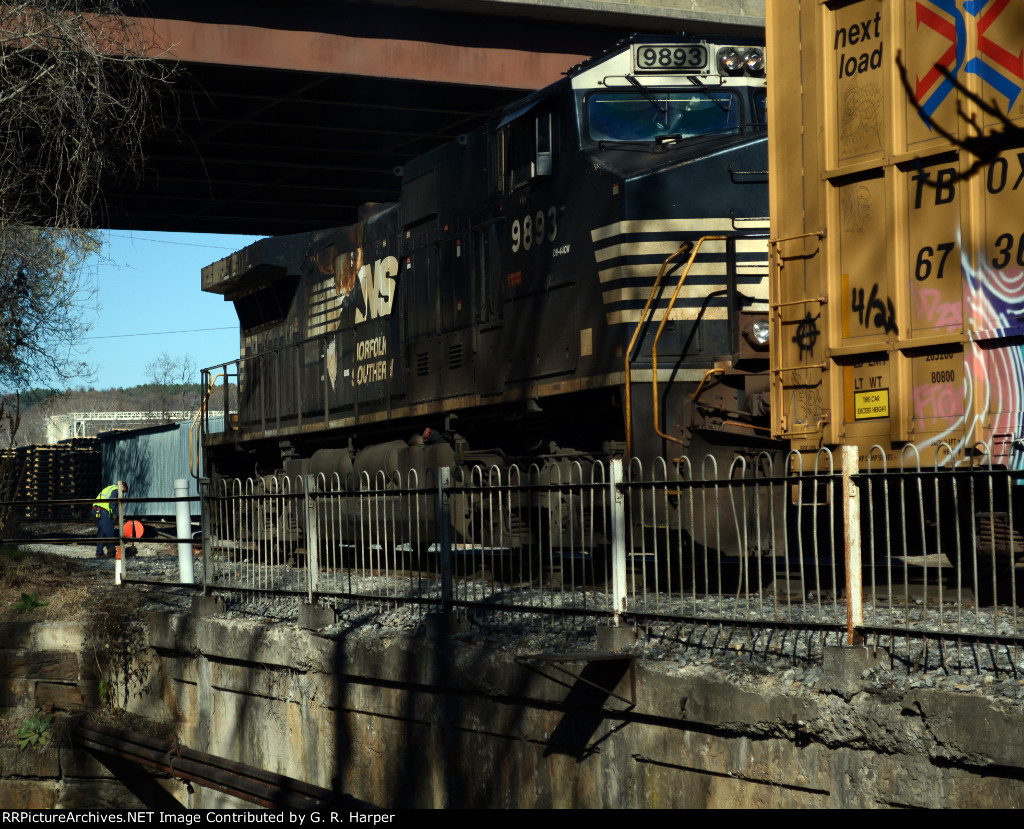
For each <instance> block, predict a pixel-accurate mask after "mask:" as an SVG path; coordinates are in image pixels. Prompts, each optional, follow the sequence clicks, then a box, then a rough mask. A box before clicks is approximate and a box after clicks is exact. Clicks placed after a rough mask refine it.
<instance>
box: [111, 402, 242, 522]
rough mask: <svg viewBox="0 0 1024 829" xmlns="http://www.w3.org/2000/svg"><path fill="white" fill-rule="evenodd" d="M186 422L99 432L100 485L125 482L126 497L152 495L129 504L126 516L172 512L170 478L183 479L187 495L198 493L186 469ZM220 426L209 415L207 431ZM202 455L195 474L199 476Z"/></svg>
mask: <svg viewBox="0 0 1024 829" xmlns="http://www.w3.org/2000/svg"><path fill="white" fill-rule="evenodd" d="M191 425H192V424H191V423H190V422H182V423H172V424H169V425H167V426H153V427H150V428H148V429H136V430H133V431H130V432H107V433H105V434H102V435H100V436H99V437H100V448H101V451H102V454H103V461H102V463H103V483H102V486H106V485H108V484H111V483H113V482H114V481H118V480H121V481H126V482H127V483H128V489H129V491H128V497H129V498H152V499H155V500H153V501H150V502H147V503H135V504H129V505H128V508H127V510H126V515H131V516H145V515H152V516H155V515H168V516H173V515H174V509H175V506H174V502H173V501H163V500H160V499H162V498H173V497H174V481H175V479H177V478H185V479H186V480H187V481H188V490H189V494H190V495H198V494H199V490H198V488H197V487H196V481H195V479H194V478H193V477H192V475H191V473H190V472H189V429H190V427H191ZM223 429H224V418H223V417H217V418H213V417H211V418H210V431H211V432H220V431H223ZM202 472H203V470H202V457H201V456H200V458H199V474H200V475H202ZM190 508H191V512H192V515H193V516H198V515H199V502H198V501H195V502H192V503H191V504H190Z"/></svg>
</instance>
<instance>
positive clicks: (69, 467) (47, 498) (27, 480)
mask: <svg viewBox="0 0 1024 829" xmlns="http://www.w3.org/2000/svg"><path fill="white" fill-rule="evenodd" d="M0 458H2V464H0V465H2V467H3V469H2V470H0V486H3V491H4V492H5V494H6V496H7V497H8V498H10V500H13V501H27V502H28V503H27V504H25V505H23V506H19V507H18V508H17V509H16V513H20V514H21V515H22V516H23V517H24V518H30V519H44V520H64V519H83V520H84V519H87V518H88V517H89V513H90V510H89V504H90V503H91V501H92V499H93V498H94V497H95V495H96V493H97V492H99V491H100V489H101V488H102V484H101V482H100V471H101V464H100V445H99V441H98V440H96V439H95V438H72V439H70V440H66V441H61V442H60V443H58V444H55V445H53V446H20V447H18V448H17V449H15V450H13V451H11V450H7V451H5V452H3V453H2V454H0ZM12 484H13V492H12V491H11V488H12ZM71 499H83V503H81V504H69V503H55V502H58V501H68V500H71Z"/></svg>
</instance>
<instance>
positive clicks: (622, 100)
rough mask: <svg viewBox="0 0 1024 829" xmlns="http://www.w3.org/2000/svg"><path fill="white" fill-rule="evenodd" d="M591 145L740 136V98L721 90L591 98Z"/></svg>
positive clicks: (601, 94) (655, 91) (609, 94)
mask: <svg viewBox="0 0 1024 829" xmlns="http://www.w3.org/2000/svg"><path fill="white" fill-rule="evenodd" d="M587 123H588V132H589V135H590V138H591V139H592V140H594V141H655V140H657V139H658V138H664V137H667V136H672V137H675V138H693V137H695V136H702V135H724V134H729V133H735V132H739V129H740V104H739V99H738V98H737V97H736V96H735V95H734V94H733V93H731V92H727V91H723V90H715V91H710V90H705V89H693V90H689V89H687V90H682V91H680V90H674V91H671V92H665V91H661V92H659V91H657V90H651V91H648V90H643V91H636V92H634V91H629V92H600V93H594V94H593V95H591V96H590V98H589V99H588V101H587Z"/></svg>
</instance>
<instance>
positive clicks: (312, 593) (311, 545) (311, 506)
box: [303, 475, 320, 604]
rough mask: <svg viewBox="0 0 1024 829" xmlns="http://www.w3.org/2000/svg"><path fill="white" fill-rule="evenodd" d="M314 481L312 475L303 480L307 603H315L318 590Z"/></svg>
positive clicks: (317, 540)
mask: <svg viewBox="0 0 1024 829" xmlns="http://www.w3.org/2000/svg"><path fill="white" fill-rule="evenodd" d="M314 486H315V481H314V478H313V476H312V475H307V476H306V480H305V487H304V489H305V492H304V498H303V500H304V501H305V505H306V528H305V536H306V567H307V569H308V570H309V603H310V604H316V603H317V594H318V593H319V592H320V553H319V549H318V547H317V544H318V543H319V540H320V534H319V532H318V528H317V525H316V501H315V500H314V499H313V498H312V496H311V494H310V493H312V491H313V487H314Z"/></svg>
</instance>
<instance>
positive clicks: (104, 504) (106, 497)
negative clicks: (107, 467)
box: [93, 484, 121, 515]
mask: <svg viewBox="0 0 1024 829" xmlns="http://www.w3.org/2000/svg"><path fill="white" fill-rule="evenodd" d="M120 491H121V488H120V487H119V486H118V485H117V484H111V485H110V486H108V487H104V488H103V489H102V490H101V491H100V494H99V495H97V496H96V500H95V501H94V502H93V507H99V508H100V509H105V510H106V511H107V512H109V513H110V514H111V515H113V514H114V512H113V510H111V509H110V498H111V496H113V494H114V493H115V492H117V493H120Z"/></svg>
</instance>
